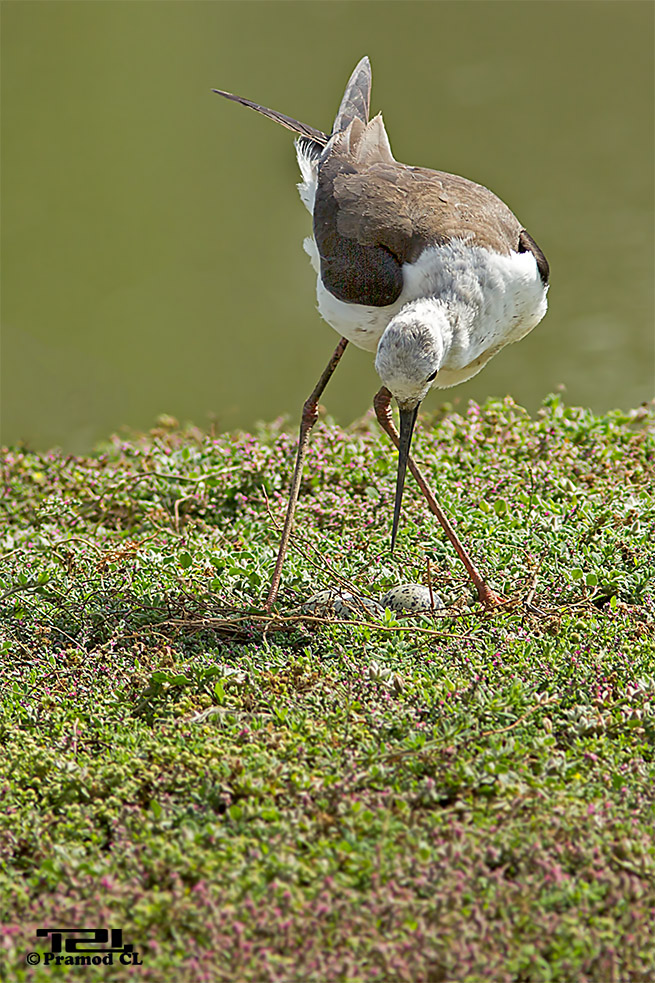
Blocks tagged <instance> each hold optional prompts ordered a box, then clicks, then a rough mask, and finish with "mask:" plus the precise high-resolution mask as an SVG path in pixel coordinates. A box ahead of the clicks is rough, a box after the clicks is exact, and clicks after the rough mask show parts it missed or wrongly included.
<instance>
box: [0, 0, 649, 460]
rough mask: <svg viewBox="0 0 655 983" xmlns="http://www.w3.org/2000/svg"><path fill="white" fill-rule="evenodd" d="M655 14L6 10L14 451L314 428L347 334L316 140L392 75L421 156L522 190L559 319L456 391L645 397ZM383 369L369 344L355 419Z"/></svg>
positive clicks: (337, 405) (353, 394)
mask: <svg viewBox="0 0 655 983" xmlns="http://www.w3.org/2000/svg"><path fill="white" fill-rule="evenodd" d="M654 9H655V8H654V7H653V5H652V4H651V3H648V2H644V3H641V2H637V3H633V2H561V3H555V2H538V0H537V2H481V3H478V2H454V3H450V2H443V3H441V2H418V3H414V2H407V0H405V2H398V3H396V2H331V0H328V2H297V3H294V2H265V3H259V2H235V3H231V2H194V0H190V2H175V0H173V2H122V3H118V2H104V0H99V2H98V0H96V2H59V0H49V2H29V3H27V2H11V0H10V2H6V0H5V2H4V3H3V5H2V22H3V23H2V128H3V134H2V135H3V160H2V164H3V166H2V181H3V185H2V207H3V215H2V218H3V222H2V226H3V229H2V231H3V251H2V287H3V291H2V356H3V358H2V438H3V440H4V441H5V442H14V441H17V440H19V439H24V440H27V441H28V442H30V443H31V444H32V445H33V446H36V447H42V448H43V447H47V446H49V445H51V444H55V443H56V444H60V445H62V446H64V447H65V448H66V449H69V450H73V451H81V450H84V449H86V448H89V447H90V446H91V445H92V444H93V442H94V441H95V440H97V439H98V438H100V437H103V436H105V435H107V434H108V433H109V432H110V431H111V430H114V429H116V428H118V427H120V426H121V425H122V424H128V425H130V426H133V427H139V428H147V427H148V426H150V425H151V424H152V423H153V421H154V419H155V417H156V416H157V414H159V413H161V412H167V413H170V414H173V415H174V416H176V417H178V418H180V419H181V420H193V421H194V422H196V423H198V424H199V425H206V424H208V422H209V420H210V419H214V420H215V421H216V424H217V426H218V427H219V428H221V429H227V428H233V427H236V426H242V427H251V426H252V424H253V423H254V421H255V420H257V419H262V418H263V419H272V418H274V417H275V416H277V415H279V414H281V413H288V414H291V415H292V417H293V419H294V422H295V420H296V419H297V418H298V416H299V413H300V409H301V406H302V403H303V401H304V399H305V397H306V396H307V394H308V393H309V391H310V390H311V388H312V387H313V385H314V383H315V381H316V379H317V377H318V375H319V373H320V371H321V370H322V368H323V366H324V364H325V362H326V361H327V358H328V357H329V354H330V352H331V351H332V350H333V347H334V345H335V344H336V341H337V335H336V334H335V333H334V332H333V330H332V329H331V328H330V327H328V326H327V325H326V324H325V323H324V322H322V321H321V319H320V317H319V315H318V313H317V312H316V310H315V277H314V274H313V271H312V270H311V267H310V265H309V261H308V259H307V257H306V256H305V255H304V253H303V251H302V245H301V244H302V239H303V237H304V236H305V235H306V234H307V233H308V231H309V216H308V215H307V213H306V212H305V210H304V208H303V206H302V204H301V202H300V200H299V199H298V197H297V194H296V191H295V188H294V183H295V182H296V180H297V173H296V164H295V157H294V150H293V144H292V138H291V135H290V134H289V133H287V132H286V131H285V130H283V129H282V128H280V127H277V126H276V125H275V124H273V123H271V122H269V121H267V120H265V119H263V118H258V117H257V116H256V115H255V114H254V113H251V112H249V111H247V110H245V109H243V108H241V107H239V106H235V105H232V104H230V103H228V102H225V101H223V100H221V99H219V97H218V96H215V95H212V93H211V91H210V90H211V88H212V86H218V87H221V88H226V89H229V90H231V91H233V92H237V93H239V94H242V95H245V96H248V97H250V98H252V99H255V100H256V101H259V102H262V103H264V104H265V105H268V106H272V107H274V108H275V109H279V110H281V111H282V112H285V113H288V114H290V115H295V116H297V117H298V118H299V119H301V120H304V121H306V122H308V123H311V124H313V125H315V126H318V127H321V128H325V129H329V127H330V124H331V121H332V118H333V116H334V112H335V110H336V108H337V106H338V103H339V100H340V98H341V95H342V91H343V87H344V85H345V82H346V80H347V78H348V75H349V73H350V71H351V69H352V68H353V66H354V65H355V63H356V62H357V60H358V59H359V58H360V57H361V56H362V55H363V54H368V55H369V56H370V58H371V60H372V64H373V78H374V85H373V100H372V108H373V110H374V111H377V110H379V109H382V110H383V111H384V117H385V122H386V124H387V128H388V130H389V134H390V137H391V142H392V146H393V148H394V152H395V154H396V157H397V158H398V159H399V160H402V161H405V162H407V163H410V164H421V165H423V166H429V167H435V168H439V169H442V170H447V171H454V172H456V173H461V174H464V175H465V176H467V177H469V178H472V179H473V180H476V181H479V182H480V183H482V184H485V185H487V186H488V187H490V188H492V189H493V190H494V191H495V192H496V193H497V194H498V195H500V197H502V198H504V199H505V200H506V201H507V202H508V204H509V205H510V207H511V208H512V209H513V210H514V211H515V212H516V214H517V215H518V216H519V218H520V220H521V221H522V222H523V223H524V224H525V225H526V227H527V228H528V229H529V231H530V232H531V233H532V235H534V237H535V238H536V239H537V241H538V242H539V244H540V245H541V246H542V248H543V249H544V251H545V252H546V255H547V256H548V259H549V260H550V263H551V269H552V288H551V292H550V312H549V314H548V315H547V318H546V320H545V321H544V322H543V323H542V324H541V325H540V326H539V327H538V328H537V329H536V330H535V331H534V332H533V334H532V335H530V336H529V337H528V338H527V339H525V340H524V341H522V342H521V343H520V344H519V345H516V346H513V347H510V348H509V349H506V350H505V351H504V352H502V353H501V354H500V355H499V356H497V358H496V359H494V360H493V361H492V362H491V363H490V364H489V365H488V366H487V368H486V369H485V370H484V371H483V372H482V373H481V374H480V375H479V376H478V377H477V378H476V379H474V380H473V381H471V382H470V383H468V384H466V385H464V386H460V387H459V388H457V389H453V390H445V391H442V392H441V393H439V392H438V391H435V392H434V393H433V394H432V395H431V397H430V398H429V399H428V400H427V402H426V408H428V409H429V408H430V406H433V407H436V406H437V405H438V404H439V403H440V402H443V401H444V400H450V401H458V402H459V403H460V404H461V403H463V402H465V401H466V400H467V399H468V398H471V397H472V398H475V399H484V398H485V397H486V396H487V395H504V394H506V393H511V394H512V395H513V396H514V398H515V399H516V400H517V401H519V402H521V403H523V404H524V405H526V406H527V407H528V408H530V409H532V410H534V408H535V407H536V406H537V405H538V404H539V402H540V400H541V399H542V397H543V395H544V394H545V393H546V392H548V391H550V390H552V389H554V388H555V387H556V386H558V385H559V384H564V385H565V386H566V397H567V399H568V400H570V401H572V402H578V403H583V404H587V405H591V406H592V407H594V408H595V409H598V410H602V409H605V408H609V407H614V406H622V407H624V408H628V407H630V406H633V405H637V404H638V403H640V402H641V401H642V400H644V399H647V398H650V397H651V395H652V390H653V340H654V339H653V321H654V311H653V289H652V267H653V217H652V210H653V200H652V198H653V182H652V177H653V160H654V155H653V108H654V107H653V20H654V17H653V11H654ZM378 385H379V381H378V379H377V376H376V374H375V371H374V369H373V362H372V358H371V356H370V355H368V354H366V353H364V352H360V351H357V350H354V349H352V348H351V350H349V352H348V354H347V357H346V358H345V359H344V362H343V364H342V366H341V367H340V369H339V371H338V373H337V374H336V376H335V378H334V380H333V382H332V383H331V384H330V387H329V389H328V390H327V392H326V394H325V396H324V403H325V404H326V405H327V407H328V409H329V411H330V412H331V413H332V414H333V415H334V416H336V418H337V419H338V420H340V421H341V422H343V423H348V422H350V421H351V420H352V419H353V418H355V417H357V416H359V415H361V414H362V413H364V412H365V411H366V410H367V409H368V407H370V404H371V397H372V395H373V393H374V392H375V391H376V389H377V387H378Z"/></svg>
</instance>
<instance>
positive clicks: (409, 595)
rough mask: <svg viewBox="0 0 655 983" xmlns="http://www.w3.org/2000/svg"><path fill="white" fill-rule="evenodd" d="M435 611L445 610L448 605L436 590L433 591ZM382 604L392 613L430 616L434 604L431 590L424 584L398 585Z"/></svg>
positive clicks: (384, 598)
mask: <svg viewBox="0 0 655 983" xmlns="http://www.w3.org/2000/svg"><path fill="white" fill-rule="evenodd" d="M432 598H433V599H434V610H435V611H438V610H439V609H440V608H442V609H443V608H445V607H446V605H445V604H444V602H443V601H442V599H441V598H440V597H439V595H438V594H437V592H436V591H435V590H433V591H432ZM382 604H383V605H384V607H385V608H389V609H390V610H391V611H404V612H406V613H408V614H430V612H431V611H432V602H431V600H430V588H429V587H426V586H425V585H424V584H398V586H397V587H392V588H391V590H388V591H387V593H386V594H385V595H384V597H383V598H382Z"/></svg>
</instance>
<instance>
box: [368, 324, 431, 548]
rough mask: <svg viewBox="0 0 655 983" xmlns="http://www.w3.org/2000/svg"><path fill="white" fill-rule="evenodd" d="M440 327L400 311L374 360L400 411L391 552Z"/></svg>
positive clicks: (386, 333)
mask: <svg viewBox="0 0 655 983" xmlns="http://www.w3.org/2000/svg"><path fill="white" fill-rule="evenodd" d="M442 317H443V315H442ZM444 320H445V319H444ZM443 327H446V326H445V325H442V324H441V317H439V318H437V319H435V317H434V315H433V316H431V317H425V316H424V314H423V312H422V311H421V310H420V309H418V310H417V309H416V308H415V307H408V308H406V309H404V310H402V311H400V313H399V314H397V315H396V316H395V317H394V318H392V319H391V321H390V322H389V324H388V325H387V327H386V330H385V332H384V334H383V335H382V337H381V338H380V342H379V344H378V349H377V355H376V357H375V368H376V370H377V373H378V375H379V376H380V378H381V379H382V382H383V383H384V385H385V386H386V388H387V389H388V390H389V392H390V393H391V394H392V396H394V397H395V399H396V402H397V403H398V409H399V411H400V447H399V448H398V474H397V478H396V500H395V504H394V512H393V529H392V533H391V551H392V552H393V548H394V545H395V542H396V535H397V532H398V522H399V519H400V507H401V503H402V498H403V488H404V487H405V474H406V471H407V459H408V457H409V449H410V446H411V443H412V434H413V432H414V424H415V423H416V417H417V414H418V409H419V406H420V405H421V402H422V400H423V399H424V398H425V396H426V395H427V392H428V390H429V389H430V388H431V387H432V386H433V385H434V383H435V381H436V379H437V376H438V373H439V369H440V367H441V364H442V361H443V356H444V331H443ZM446 333H447V332H446Z"/></svg>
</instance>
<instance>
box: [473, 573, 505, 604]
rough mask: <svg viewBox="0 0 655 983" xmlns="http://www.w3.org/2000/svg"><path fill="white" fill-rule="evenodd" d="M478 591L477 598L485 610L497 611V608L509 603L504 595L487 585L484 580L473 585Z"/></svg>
mask: <svg viewBox="0 0 655 983" xmlns="http://www.w3.org/2000/svg"><path fill="white" fill-rule="evenodd" d="M475 586H476V588H477V591H478V600H479V601H480V603H481V604H482V605H483V606H484V607H485V609H486V610H487V611H497V610H498V608H502V607H504V606H505V605H506V604H509V601H508V600H507V598H506V597H503V595H502V594H497V593H496V591H495V590H492V589H491V587H488V586H487V585H486V584H485V582H484V580H482V581H480V583H478V584H476V585H475Z"/></svg>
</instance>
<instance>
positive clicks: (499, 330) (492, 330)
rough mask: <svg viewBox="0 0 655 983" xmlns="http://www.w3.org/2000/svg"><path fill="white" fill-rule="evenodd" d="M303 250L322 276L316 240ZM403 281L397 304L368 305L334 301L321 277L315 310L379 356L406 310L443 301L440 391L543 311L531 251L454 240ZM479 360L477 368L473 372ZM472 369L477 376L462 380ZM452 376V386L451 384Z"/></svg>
mask: <svg viewBox="0 0 655 983" xmlns="http://www.w3.org/2000/svg"><path fill="white" fill-rule="evenodd" d="M305 250H306V252H307V253H308V254H309V256H310V258H311V260H312V265H313V266H314V269H315V270H316V271H317V273H318V270H319V257H318V250H317V248H316V243H315V242H314V240H313V238H308V239H306V240H305ZM403 280H404V286H403V290H402V293H401V294H400V296H399V298H398V300H397V301H396V302H395V303H393V304H390V305H389V306H388V307H367V306H365V305H363V304H347V303H344V302H343V301H340V300H337V298H336V297H334V296H333V295H332V294H331V293H330V292H329V291H328V290H326V289H325V287H324V286H323V283H322V282H321V278H320V276H319V277H318V279H317V284H316V296H317V299H318V309H319V311H320V313H321V315H322V317H323V318H324V319H325V320H326V321H327V322H328V324H330V325H331V326H332V327H333V328H334V329H335V331H338V332H339V334H341V335H343V336H344V337H345V338H347V339H348V340H349V341H351V342H352V343H353V344H354V345H356V346H357V347H358V348H363V349H364V350H366V351H370V352H374V351H376V349H377V346H378V342H379V340H380V338H381V337H382V334H383V332H384V330H385V328H386V327H387V325H388V323H389V321H390V320H391V319H392V318H393V317H395V316H396V314H398V312H399V311H400V310H401V309H402V308H403V307H405V306H406V305H408V304H414V303H415V302H416V301H418V300H422V299H425V300H426V301H428V302H431V303H433V304H434V303H438V304H439V305H441V306H442V308H443V309H444V310H445V312H446V315H447V317H448V321H449V322H450V324H451V326H452V329H453V332H452V339H451V341H450V344H449V345H447V348H448V352H447V356H446V359H445V361H444V365H443V367H442V370H441V371H440V372H439V382H438V384H439V385H442V386H443V385H454V384H455V382H459V381H463V378H468V377H469V376H470V375H473V374H475V372H478V371H479V370H480V369H481V368H482V366H483V365H484V364H485V363H486V362H487V361H488V360H489V359H490V358H491V357H492V356H493V355H495V354H496V352H498V351H500V349H501V348H503V347H504V346H505V345H508V344H510V343H512V342H514V341H519V339H521V338H523V337H524V336H525V335H526V334H528V332H529V331H531V330H532V328H534V327H535V326H536V325H537V324H538V323H539V321H541V319H542V318H543V316H544V314H545V313H546V307H547V303H546V288H545V287H544V284H543V283H542V280H541V277H540V276H539V271H538V269H537V263H536V261H535V258H534V256H533V255H532V253H530V252H525V253H511V254H510V255H509V256H501V255H500V254H498V253H494V252H491V251H489V250H487V249H483V248H482V247H480V246H469V245H468V244H467V243H465V242H461V241H454V242H451V243H449V244H448V245H445V246H434V247H431V248H429V249H426V250H425V251H424V252H423V253H422V255H421V256H420V257H419V259H418V260H417V262H416V263H412V264H409V263H405V264H404V266H403ZM481 359H482V360H481ZM478 360H481V361H480V364H479V365H477V366H476V367H473V364H472V363H474V362H477V361H478ZM468 366H470V367H471V370H472V371H470V372H467V373H466V374H465V375H463V377H462V378H460V377H459V376H460V373H461V372H462V370H464V369H466V368H467V367H468ZM450 373H452V374H453V381H446V379H447V377H448V376H449V374H450ZM454 376H457V378H455V377H454Z"/></svg>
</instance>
